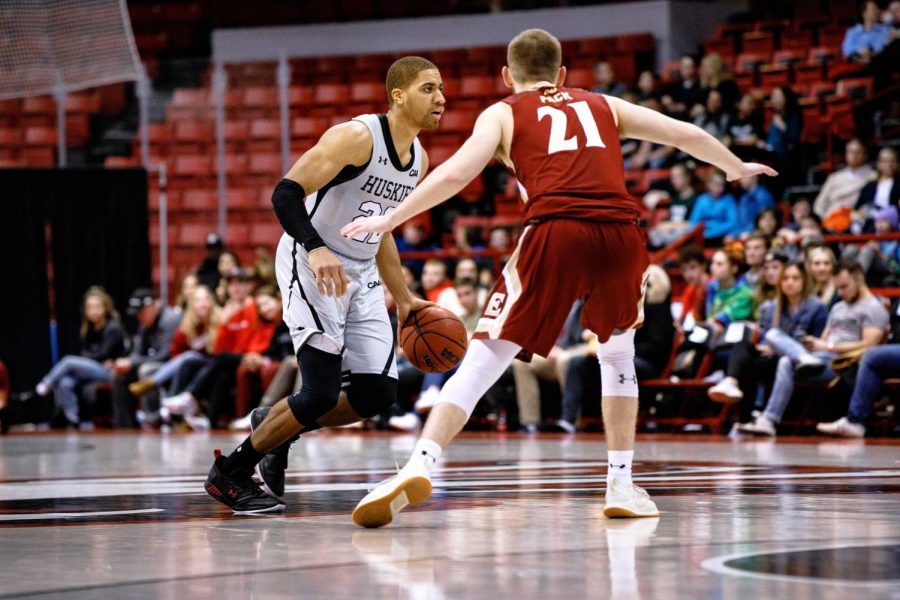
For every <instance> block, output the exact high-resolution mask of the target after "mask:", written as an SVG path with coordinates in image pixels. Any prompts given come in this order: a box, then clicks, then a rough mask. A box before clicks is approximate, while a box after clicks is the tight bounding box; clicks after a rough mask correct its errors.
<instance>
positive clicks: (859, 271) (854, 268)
mask: <svg viewBox="0 0 900 600" xmlns="http://www.w3.org/2000/svg"><path fill="white" fill-rule="evenodd" d="M841 271H847V272H848V273H850V274H851V275H853V276H854V277H865V276H866V271H865V269H863V267H862V265H861V264H859V261H857V260H855V259H852V258H842V259H840V260H839V261H838V263H837V267H836V268H835V270H834V272H835V273H840V272H841Z"/></svg>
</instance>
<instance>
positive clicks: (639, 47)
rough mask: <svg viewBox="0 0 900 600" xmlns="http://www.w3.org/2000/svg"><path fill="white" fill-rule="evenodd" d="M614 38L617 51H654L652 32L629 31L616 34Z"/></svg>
mask: <svg viewBox="0 0 900 600" xmlns="http://www.w3.org/2000/svg"><path fill="white" fill-rule="evenodd" d="M614 39H615V41H616V51H617V52H626V53H635V52H653V50H654V49H655V43H654V40H653V34H652V33H629V34H624V35H619V36H616V37H615V38H614Z"/></svg>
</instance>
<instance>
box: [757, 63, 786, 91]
mask: <svg viewBox="0 0 900 600" xmlns="http://www.w3.org/2000/svg"><path fill="white" fill-rule="evenodd" d="M790 84H791V71H790V69H789V68H788V67H783V66H780V65H763V66H762V67H760V69H759V85H760V87H762V88H763V89H765V90H768V91H771V90H772V89H773V88H775V87H778V86H789V85H790Z"/></svg>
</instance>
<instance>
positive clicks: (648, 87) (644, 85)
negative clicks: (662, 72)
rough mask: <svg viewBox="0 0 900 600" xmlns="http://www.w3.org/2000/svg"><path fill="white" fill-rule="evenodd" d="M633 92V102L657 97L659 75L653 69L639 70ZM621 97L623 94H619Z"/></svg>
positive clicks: (623, 96)
mask: <svg viewBox="0 0 900 600" xmlns="http://www.w3.org/2000/svg"><path fill="white" fill-rule="evenodd" d="M634 94H635V96H636V100H635V101H634V104H637V103H638V102H642V101H644V100H647V99H649V98H653V99H656V100H658V99H659V96H660V94H659V77H658V76H657V75H656V73H654V72H653V71H650V70H647V71H641V74H640V75H638V80H637V86H636V87H635V91H634ZM621 97H622V98H623V99H624V98H625V95H624V94H623V95H622V96H621Z"/></svg>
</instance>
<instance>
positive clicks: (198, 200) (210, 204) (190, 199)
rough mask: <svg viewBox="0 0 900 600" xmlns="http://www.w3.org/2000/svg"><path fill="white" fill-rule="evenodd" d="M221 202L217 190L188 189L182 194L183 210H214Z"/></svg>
mask: <svg viewBox="0 0 900 600" xmlns="http://www.w3.org/2000/svg"><path fill="white" fill-rule="evenodd" d="M218 205H219V202H218V199H217V198H216V192H214V191H213V190H206V189H188V190H184V191H183V192H182V194H181V210H186V211H200V212H205V211H213V210H216V208H217V207H218Z"/></svg>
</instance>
